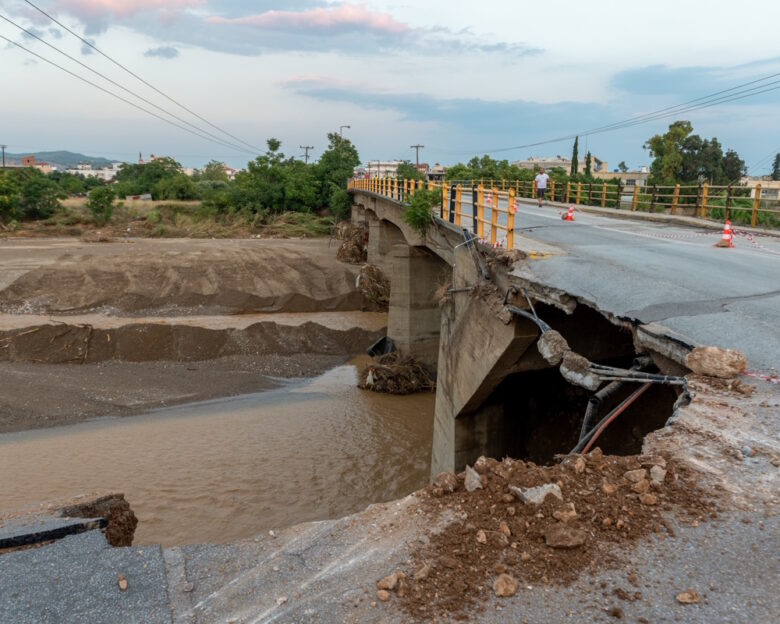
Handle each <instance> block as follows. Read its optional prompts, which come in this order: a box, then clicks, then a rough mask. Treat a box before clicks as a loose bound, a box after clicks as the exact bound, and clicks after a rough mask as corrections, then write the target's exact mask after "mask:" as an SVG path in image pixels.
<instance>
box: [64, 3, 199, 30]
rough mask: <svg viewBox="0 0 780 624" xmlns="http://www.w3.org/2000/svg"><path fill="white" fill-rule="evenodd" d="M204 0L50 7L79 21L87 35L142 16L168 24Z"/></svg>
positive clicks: (70, 4)
mask: <svg viewBox="0 0 780 624" xmlns="http://www.w3.org/2000/svg"><path fill="white" fill-rule="evenodd" d="M205 3H206V0H54V2H53V3H52V6H53V7H54V9H56V10H57V11H61V12H64V13H67V14H69V15H72V16H74V17H76V18H78V19H79V20H80V21H81V22H82V23H83V24H84V25H85V26H86V32H87V33H89V34H97V33H100V32H103V31H104V30H106V29H107V28H108V26H109V24H110V23H111V22H112V20H113V21H126V20H128V19H129V18H131V17H134V16H136V15H139V14H144V13H154V14H158V15H159V16H160V17H161V18H163V19H167V20H171V19H173V18H176V17H178V16H179V15H181V12H182V11H183V10H185V9H192V8H197V7H200V6H202V5H204V4H205Z"/></svg>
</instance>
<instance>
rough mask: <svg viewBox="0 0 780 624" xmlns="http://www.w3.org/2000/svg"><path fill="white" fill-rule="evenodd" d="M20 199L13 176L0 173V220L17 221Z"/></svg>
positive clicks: (18, 189)
mask: <svg viewBox="0 0 780 624" xmlns="http://www.w3.org/2000/svg"><path fill="white" fill-rule="evenodd" d="M21 198H22V193H21V189H20V188H19V182H18V181H17V180H16V177H15V176H12V175H10V174H7V173H6V172H4V171H0V219H4V220H5V219H19V218H21V216H22V215H21V213H20V211H19V201H20V200H21Z"/></svg>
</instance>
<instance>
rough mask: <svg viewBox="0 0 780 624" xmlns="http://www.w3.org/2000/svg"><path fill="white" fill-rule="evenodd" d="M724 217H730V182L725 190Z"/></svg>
mask: <svg viewBox="0 0 780 624" xmlns="http://www.w3.org/2000/svg"><path fill="white" fill-rule="evenodd" d="M726 219H731V184H729V188H728V189H727V190H726Z"/></svg>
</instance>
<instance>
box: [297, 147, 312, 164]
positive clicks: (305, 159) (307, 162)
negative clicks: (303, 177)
mask: <svg viewBox="0 0 780 624" xmlns="http://www.w3.org/2000/svg"><path fill="white" fill-rule="evenodd" d="M298 147H300V148H301V149H302V150H303V151H304V152H305V153H304V155H303V159H304V162H305V163H306V164H307V165H308V164H309V150H313V149H314V146H313V145H299V146H298Z"/></svg>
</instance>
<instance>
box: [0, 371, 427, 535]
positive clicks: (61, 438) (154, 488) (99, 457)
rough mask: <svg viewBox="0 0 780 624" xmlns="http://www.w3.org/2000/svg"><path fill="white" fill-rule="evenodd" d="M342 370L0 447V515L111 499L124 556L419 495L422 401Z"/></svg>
mask: <svg viewBox="0 0 780 624" xmlns="http://www.w3.org/2000/svg"><path fill="white" fill-rule="evenodd" d="M356 379H357V369H356V368H355V366H353V365H345V366H341V367H338V368H335V369H333V370H331V371H329V372H328V373H326V374H324V375H322V376H320V377H317V378H314V379H311V380H307V381H296V382H291V383H289V384H287V385H285V386H284V387H282V388H279V389H277V390H272V391H269V392H263V393H259V394H253V395H245V396H241V397H234V398H230V399H221V400H215V401H208V402H203V403H197V404H191V405H185V406H179V407H176V408H170V409H164V410H157V411H154V412H151V413H149V414H145V415H141V416H134V417H130V418H123V419H102V420H97V421H92V422H87V423H82V424H78V425H72V426H68V427H58V428H54V429H45V430H37V431H29V432H22V433H13V434H7V435H3V436H0V509H2V510H11V509H15V510H18V509H22V508H25V507H29V506H33V505H37V504H39V503H41V502H44V501H47V500H52V499H61V498H63V497H70V496H75V495H79V494H83V493H88V492H93V491H97V490H100V491H112V492H124V494H125V496H126V498H127V500H128V501H129V502H130V506H131V507H132V509H133V510H134V511H135V513H136V515H137V516H138V519H139V524H138V528H137V530H136V538H135V543H136V544H151V543H161V544H163V545H166V546H170V545H177V544H187V543H197V542H228V541H233V540H238V539H241V538H246V537H252V536H254V535H257V534H258V533H260V532H262V531H265V530H268V529H271V528H275V527H276V528H278V527H284V526H289V525H292V524H298V523H300V522H307V521H311V520H320V519H325V518H336V517H339V516H343V515H346V514H350V513H353V512H356V511H359V510H361V509H363V508H364V507H365V506H367V505H368V504H370V503H373V502H381V501H387V500H392V499H395V498H399V497H402V496H404V495H406V494H408V493H410V492H412V491H414V490H415V489H418V488H420V487H422V486H423V485H425V483H426V482H427V478H428V471H429V466H430V453H431V442H432V437H433V404H434V395H433V394H425V395H412V396H406V397H397V396H388V395H379V394H375V393H370V392H365V391H362V390H359V389H358V388H356V387H355V383H356Z"/></svg>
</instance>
